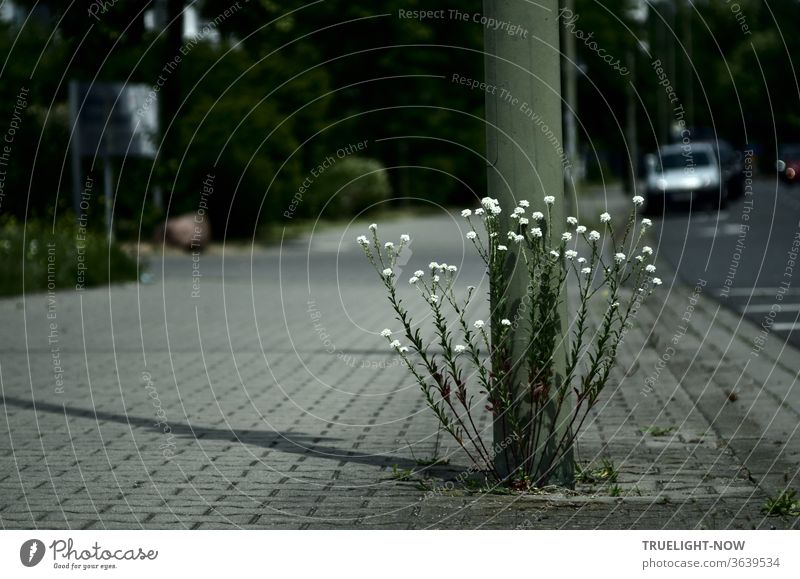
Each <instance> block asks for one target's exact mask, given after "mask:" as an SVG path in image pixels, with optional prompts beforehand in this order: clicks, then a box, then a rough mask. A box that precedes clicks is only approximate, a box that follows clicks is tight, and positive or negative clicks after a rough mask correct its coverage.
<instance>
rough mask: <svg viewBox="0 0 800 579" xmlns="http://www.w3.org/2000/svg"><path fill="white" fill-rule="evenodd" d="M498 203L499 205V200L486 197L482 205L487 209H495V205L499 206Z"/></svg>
mask: <svg viewBox="0 0 800 579" xmlns="http://www.w3.org/2000/svg"><path fill="white" fill-rule="evenodd" d="M497 203H498V201H497V199H493V198H492V197H484V198H483V199H481V205H483V206H484V207H485V208H486V209H488V208H489V207H494V206H495V205H497Z"/></svg>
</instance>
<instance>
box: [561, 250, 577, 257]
mask: <svg viewBox="0 0 800 579" xmlns="http://www.w3.org/2000/svg"><path fill="white" fill-rule="evenodd" d="M564 255H565V256H566V258H567V259H575V258H576V257H578V252H577V251H575V250H574V249H568V250H567V251H565V252H564Z"/></svg>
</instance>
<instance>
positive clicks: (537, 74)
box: [483, 0, 574, 486]
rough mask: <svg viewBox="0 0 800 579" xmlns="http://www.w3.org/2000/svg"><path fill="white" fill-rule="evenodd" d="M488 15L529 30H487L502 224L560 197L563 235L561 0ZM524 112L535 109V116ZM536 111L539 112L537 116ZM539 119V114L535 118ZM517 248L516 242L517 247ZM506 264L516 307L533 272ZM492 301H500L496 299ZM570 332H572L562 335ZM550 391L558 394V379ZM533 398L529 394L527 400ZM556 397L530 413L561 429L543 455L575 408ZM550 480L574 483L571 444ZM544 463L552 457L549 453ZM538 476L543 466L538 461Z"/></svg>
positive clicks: (500, 425) (518, 263)
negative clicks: (524, 208)
mask: <svg viewBox="0 0 800 579" xmlns="http://www.w3.org/2000/svg"><path fill="white" fill-rule="evenodd" d="M483 7H484V16H485V17H487V18H490V19H494V21H495V22H507V23H509V25H519V26H521V27H523V28H524V29H525V30H527V34H526V35H524V36H522V35H509V34H508V33H507V32H505V31H503V30H492V28H491V27H487V28H486V29H485V32H484V51H485V67H486V82H487V83H488V84H489V86H494V87H497V88H496V90H493V91H492V90H489V91H487V93H486V156H487V159H488V163H489V166H488V192H489V195H490V196H491V197H495V198H496V199H498V200H499V202H500V204H501V206H502V207H503V209H504V211H503V213H501V215H500V218H501V219H500V223H501V225H500V227H501V229H500V231H508V230H510V229H512V222H511V220H510V219H509V213H510V208H512V207H514V206H515V205H516V202H517V201H518V200H520V199H527V200H529V201H530V203H531V206H532V207H531V210H532V209H534V208H535V209H538V210H540V211H542V212H544V211H545V207H544V201H543V199H544V197H545V196H546V195H552V196H553V197H555V199H556V201H555V205H554V207H553V211H552V215H553V228H554V230H553V236H554V238H555V239H558V236H559V235H560V234H561V232H562V231H563V228H564V219H565V217H564V202H565V200H564V166H563V161H564V150H563V145H562V143H563V139H562V131H561V121H562V116H561V111H562V106H561V66H560V59H559V46H560V45H559V12H558V10H559V3H558V0H538V1H537V2H526V1H524V0H484V3H483ZM525 111H532V112H533V113H535V114H536V115H538V116H536V117H534V116H533V115H532V114H531V115H530V116H529V115H528V114H526V113H525ZM532 117H533V118H532ZM534 118H536V119H538V121H537V120H534ZM511 249H512V247H509V250H511ZM508 253H509V254H510V255H509V257H508V261H507V262H506V264H505V275H504V276H503V279H504V280H506V282H505V287H504V288H503V289H504V290H505V292H506V293H505V295H506V303H507V304H508V305H509V308H510V310H511V311H514V310H515V309H517V308H518V307H519V304H521V303H522V299H523V297H524V296H525V295H526V293H527V292H526V288H527V283H528V272H527V269H526V267H525V264H524V262H523V261H522V258H521V256H520V255H519V254H518V253H516V252H513V251H509V252H508ZM491 306H492V308H494V307H495V306H496V304H494V303H493V304H491ZM526 320H527V316H524V315H523V316H520V323H519V326H518V327H517V328H516V329H515V330H513V332H514V335H513V337H512V348H511V349H512V354H511V356H512V360H511V362H512V364H513V367H514V372H513V376H514V378H513V380H512V384H513V386H512V392H511V394H512V396H519V395H520V393H522V392H523V391H522V388H524V387H526V386H527V385H526V384H525V383H526V382H527V368H526V363H525V360H526V349H527V347H528V337H529V335H530V328H529V327H526V325H525V324H526ZM561 322H562V332H564V329H565V328H566V304H564V307H563V311H562V312H561ZM563 335H565V334H563ZM556 358H557V360H556V361H555V366H556V373H557V374H560V375H561V376H563V375H564V367H565V350H564V347H563V341H562V347H561V348H559V349H558V350H556ZM550 391H551V392H552V393H553V397H554V396H555V393H556V391H557V388H556V387H555V385H553V387H551V389H550ZM528 398H529V397H528V396H527V395H526V396H524V399H525V400H527V399H528ZM555 408H556V404H555V400H554V399H551V400H550V401H548V403H546V404H545V405H544V410H543V411H542V412H541V413H540V414H539V415H538V416H533V408H532V407H529V412H528V415H529V416H530V418H531V420H545V421H548V422H549V423H550V424H554V425H555V436H554V437H551V438H550V439H548V440H545V441H542V442H541V443H540V445H539V448H538V449H536V450H537V452H538V453H539V454H540V455H541V456H545V457H547V456H552V454H553V452H554V450H555V448H554V447H555V440H554V438H558V437H559V435H560V434H562V433H563V432H564V430H565V429H566V428H567V424H568V422H569V416H570V414H571V408H570V406H569V404H568V403H566V402H565V403H564V404H563V405H562V406H561V413H560V415H558V416H557V415H556V410H555ZM507 432H509V430H506V424H505V423H504V417H503V416H497V417H496V418H495V422H494V439H495V445H498V444H499V443H500V442H501V441H503V440H504V436H505V433H507ZM509 454H510V453H503V452H499V453H497V456H495V467H496V468H497V470H498V472H499V473H500V474H501V475H503V476H508V475H510V474H513V473H514V472H515V471H516V470H517V468H518V467H519V466H520V465H519V464H514V463H513V460H514V459H513V458H511V457H510V456H509ZM563 457H564V459H563V460H562V461H560V462H559V465H558V467H557V468H556V469H555V470H554V472H553V474H552V476H551V477H550V481H551V482H553V483H557V484H562V485H565V486H572V485H573V484H574V461H573V458H572V457H573V455H572V449H567V451H566V452H565V453H564V454H563ZM544 462H547V461H546V460H545V461H544ZM533 472H534V476H536V475H537V474H538V467H536V465H534V470H533Z"/></svg>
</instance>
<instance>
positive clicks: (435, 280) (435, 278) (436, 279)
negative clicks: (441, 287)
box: [433, 275, 439, 283]
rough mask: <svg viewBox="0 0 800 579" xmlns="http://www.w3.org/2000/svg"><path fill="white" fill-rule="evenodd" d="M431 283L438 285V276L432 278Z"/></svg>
mask: <svg viewBox="0 0 800 579" xmlns="http://www.w3.org/2000/svg"><path fill="white" fill-rule="evenodd" d="M433 283H439V276H438V275H435V276H433Z"/></svg>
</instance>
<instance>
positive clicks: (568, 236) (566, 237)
mask: <svg viewBox="0 0 800 579" xmlns="http://www.w3.org/2000/svg"><path fill="white" fill-rule="evenodd" d="M570 239H572V234H571V233H570V232H569V231H566V232H564V233H562V234H561V241H569V240H570Z"/></svg>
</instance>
